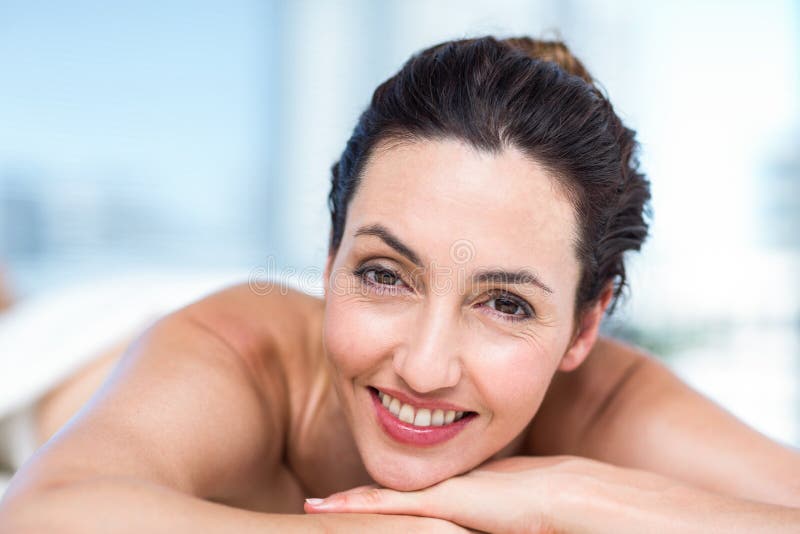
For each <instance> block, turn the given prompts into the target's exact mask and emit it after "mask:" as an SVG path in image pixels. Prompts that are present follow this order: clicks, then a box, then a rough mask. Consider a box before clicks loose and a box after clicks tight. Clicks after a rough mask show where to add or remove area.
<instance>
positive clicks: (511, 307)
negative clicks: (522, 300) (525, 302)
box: [494, 298, 520, 315]
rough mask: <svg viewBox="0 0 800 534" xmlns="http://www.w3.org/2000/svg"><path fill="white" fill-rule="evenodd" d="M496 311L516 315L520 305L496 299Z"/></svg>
mask: <svg viewBox="0 0 800 534" xmlns="http://www.w3.org/2000/svg"><path fill="white" fill-rule="evenodd" d="M494 309H496V310H497V311H499V312H501V313H507V314H509V315H516V314H517V310H518V309H520V305H519V304H517V303H516V302H513V301H511V300H508V299H503V298H497V299H494Z"/></svg>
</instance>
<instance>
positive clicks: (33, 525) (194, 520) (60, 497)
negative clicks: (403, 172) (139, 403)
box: [0, 478, 457, 534]
mask: <svg viewBox="0 0 800 534" xmlns="http://www.w3.org/2000/svg"><path fill="white" fill-rule="evenodd" d="M414 522H417V523H420V524H418V525H415V524H414ZM435 523H439V524H441V526H444V527H447V526H449V524H448V523H447V522H446V521H443V520H438V519H430V518H414V517H406V516H386V515H377V514H341V515H330V514H325V515H304V514H267V513H261V512H253V511H249V510H242V509H239V508H234V507H230V506H226V505H222V504H218V503H214V502H210V501H206V500H202V499H199V498H196V497H193V496H191V495H186V494H183V493H180V492H178V491H175V490H172V489H170V488H167V487H164V486H160V485H157V484H154V483H150V482H146V481H142V480H135V479H120V478H108V479H94V480H88V481H83V482H76V483H70V484H67V485H64V486H59V487H53V488H48V489H43V490H38V491H37V492H36V493H34V494H31V495H27V496H24V497H21V498H18V499H11V500H7V501H4V502H2V505H0V531H1V532H8V533H16V532H54V533H58V532H81V533H93V532H97V533H106V532H120V533H123V532H131V533H137V534H138V533H140V532H155V533H157V532H170V533H172V532H207V533H215V532H220V533H223V532H224V533H228V532H238V533H242V534H247V533H249V532H253V533H256V532H258V533H263V532H273V531H275V532H287V533H292V532H331V531H342V532H350V531H358V530H360V529H362V528H363V529H364V530H366V529H368V528H369V529H371V530H374V529H375V528H378V529H379V530H381V531H388V532H392V531H397V532H407V531H409V530H413V529H415V528H422V529H425V528H430V527H436V526H437V525H436V524H435ZM452 527H453V528H454V529H456V528H457V527H455V525H452Z"/></svg>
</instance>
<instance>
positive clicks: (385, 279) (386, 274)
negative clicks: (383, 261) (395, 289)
mask: <svg viewBox="0 0 800 534" xmlns="http://www.w3.org/2000/svg"><path fill="white" fill-rule="evenodd" d="M367 273H374V274H372V276H371V277H370V278H372V280H373V281H374V282H376V283H378V284H383V285H386V286H393V285H395V284H396V283H397V281H398V280H399V278H398V277H397V275H395V274H394V273H393V272H390V271H383V270H380V269H370V270H369V271H367Z"/></svg>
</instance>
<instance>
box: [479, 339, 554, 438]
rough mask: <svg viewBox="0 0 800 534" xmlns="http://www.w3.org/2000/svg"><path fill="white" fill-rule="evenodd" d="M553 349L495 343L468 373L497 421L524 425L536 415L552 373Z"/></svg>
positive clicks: (514, 342)
mask: <svg viewBox="0 0 800 534" xmlns="http://www.w3.org/2000/svg"><path fill="white" fill-rule="evenodd" d="M554 351H555V348H554V347H553V348H549V347H542V346H538V345H535V344H532V343H530V341H528V340H520V339H511V340H503V342H501V343H494V344H492V345H491V349H490V351H489V352H488V353H485V355H484V356H483V357H481V358H479V359H478V360H477V361H476V362H475V364H474V365H473V371H472V373H470V374H471V375H472V376H473V377H474V381H475V385H476V387H477V389H479V390H480V392H481V396H482V397H483V399H484V401H485V402H486V405H487V406H486V407H487V408H488V409H489V410H490V411H491V412H492V417H493V418H494V419H495V420H497V421H503V422H507V423H509V424H516V425H519V424H523V425H524V424H527V422H528V421H529V420H530V419H531V418H532V417H533V416H534V415H535V414H536V411H537V410H538V409H539V405H540V404H541V402H542V399H543V398H544V394H545V392H546V391H547V387H548V386H549V384H550V380H551V379H552V377H553V373H554V372H555V368H556V362H557V358H556V357H555V356H556V355H555V354H554Z"/></svg>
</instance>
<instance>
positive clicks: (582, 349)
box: [558, 282, 614, 372]
mask: <svg viewBox="0 0 800 534" xmlns="http://www.w3.org/2000/svg"><path fill="white" fill-rule="evenodd" d="M613 290H614V286H613V283H611V282H609V283H608V285H607V286H606V288H605V289H604V290H603V292H602V293H601V294H600V298H599V299H598V300H597V302H595V303H594V304H593V305H592V306H591V307H590V308H588V309H587V310H586V311H585V312H584V313H583V314H582V315H581V318H580V324H579V325H578V328H577V329H576V331H575V334H574V336H573V338H572V341H571V342H570V345H569V348H567V352H565V353H564V357H563V358H561V363H560V364H559V366H558V370H559V371H564V372H569V371H573V370H575V369H577V368H578V366H580V365H581V364H582V363H583V361H584V360H585V359H586V357H587V356H588V355H589V352H591V350H592V347H593V346H594V343H595V341H597V333H598V332H599V330H600V322H601V321H602V320H603V315H604V314H605V311H606V308H608V304H609V303H610V302H611V296H612V294H613Z"/></svg>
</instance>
